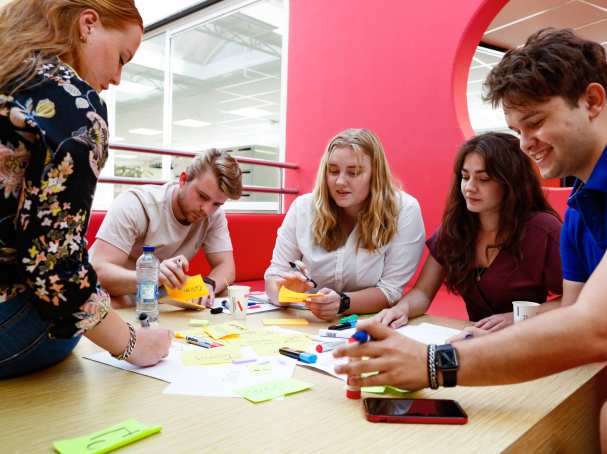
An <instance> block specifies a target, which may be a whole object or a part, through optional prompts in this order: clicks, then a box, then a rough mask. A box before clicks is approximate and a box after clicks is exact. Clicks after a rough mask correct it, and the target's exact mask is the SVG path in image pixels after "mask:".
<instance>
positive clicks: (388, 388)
mask: <svg viewBox="0 0 607 454" xmlns="http://www.w3.org/2000/svg"><path fill="white" fill-rule="evenodd" d="M386 393H388V394H394V395H396V396H401V397H402V396H404V395H406V394H409V391H407V390H406V389H400V388H397V387H396V386H386Z"/></svg>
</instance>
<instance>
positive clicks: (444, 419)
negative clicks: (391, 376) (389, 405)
mask: <svg viewBox="0 0 607 454" xmlns="http://www.w3.org/2000/svg"><path fill="white" fill-rule="evenodd" d="M376 399H381V398H369V397H368V398H366V399H365V402H364V408H365V416H366V418H367V420H368V421H371V422H388V423H405V424H466V423H467V422H468V415H466V413H465V412H464V410H463V409H462V408H461V407H460V405H459V404H458V403H457V402H455V401H452V402H453V403H454V404H455V406H456V407H457V409H458V410H459V411H460V412H461V414H460V415H457V416H453V415H449V416H446V415H399V416H396V415H388V414H383V415H376V414H371V413H369V409H368V406H367V400H370V401H372V400H376ZM394 400H401V399H394ZM412 400H416V399H412ZM418 400H422V401H423V400H428V401H429V400H433V399H418ZM437 400H441V399H437Z"/></svg>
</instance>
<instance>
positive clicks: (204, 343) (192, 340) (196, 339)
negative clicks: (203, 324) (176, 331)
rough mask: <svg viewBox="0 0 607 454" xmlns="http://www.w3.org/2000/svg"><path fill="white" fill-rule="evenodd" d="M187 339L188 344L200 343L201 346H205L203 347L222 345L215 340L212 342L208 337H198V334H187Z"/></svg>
mask: <svg viewBox="0 0 607 454" xmlns="http://www.w3.org/2000/svg"><path fill="white" fill-rule="evenodd" d="M185 341H186V342H187V343H188V344H192V345H198V346H199V347H203V348H213V347H220V345H219V344H217V343H215V342H210V341H208V340H206V339H202V338H200V337H196V336H186V337H185Z"/></svg>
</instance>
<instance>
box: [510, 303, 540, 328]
mask: <svg viewBox="0 0 607 454" xmlns="http://www.w3.org/2000/svg"><path fill="white" fill-rule="evenodd" d="M539 310H540V304H539V303H534V302H532V301H513V302H512V311H513V313H514V323H518V322H522V321H523V320H527V319H528V318H531V317H533V316H535V315H537V313H538V311H539Z"/></svg>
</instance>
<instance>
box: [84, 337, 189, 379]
mask: <svg viewBox="0 0 607 454" xmlns="http://www.w3.org/2000/svg"><path fill="white" fill-rule="evenodd" d="M197 348H200V347H196V346H194V345H188V344H183V343H180V342H173V343H172V344H171V348H170V350H169V356H167V357H166V358H164V359H163V360H161V361H160V362H159V363H158V364H156V365H155V366H150V367H139V366H135V365H134V364H131V363H128V362H126V361H119V360H117V359H116V358H113V357H112V356H111V355H110V354H109V353H108V352H106V351H102V352H98V353H93V354H90V355H85V356H84V358H86V359H90V360H92V361H97V362H99V363H103V364H107V365H108V366H112V367H117V368H118V369H124V370H127V371H129V372H135V373H136V374H141V375H145V376H147V377H152V378H157V379H158V380H162V381H166V382H170V381H171V380H172V379H173V378H174V377H176V376H177V375H179V374H180V373H181V370H182V369H183V368H184V366H183V364H182V362H181V353H182V352H184V351H187V350H194V349H197Z"/></svg>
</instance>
